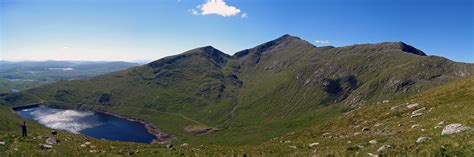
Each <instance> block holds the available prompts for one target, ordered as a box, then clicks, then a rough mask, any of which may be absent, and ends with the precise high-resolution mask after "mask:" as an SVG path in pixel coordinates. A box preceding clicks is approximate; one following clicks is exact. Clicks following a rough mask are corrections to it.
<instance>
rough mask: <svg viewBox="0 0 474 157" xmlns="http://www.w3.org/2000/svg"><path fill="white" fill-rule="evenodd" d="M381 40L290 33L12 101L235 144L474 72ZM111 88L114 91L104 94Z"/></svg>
mask: <svg viewBox="0 0 474 157" xmlns="http://www.w3.org/2000/svg"><path fill="white" fill-rule="evenodd" d="M378 46H380V45H365V46H362V47H361V46H348V47H341V48H333V47H320V48H315V47H314V46H313V45H311V44H308V43H307V42H305V41H302V40H300V39H298V38H294V37H288V36H285V37H282V38H279V39H277V40H275V41H272V42H269V43H265V44H263V45H260V46H257V47H256V48H253V49H249V50H248V54H247V55H234V56H226V55H225V54H223V53H220V52H217V51H218V50H215V49H213V48H210V47H203V48H199V49H195V50H191V51H189V52H186V53H183V54H181V55H177V56H171V57H167V58H164V59H160V60H158V61H155V62H153V63H151V64H148V65H144V66H140V67H136V68H131V69H128V70H125V71H119V72H114V73H110V74H106V75H102V76H99V77H95V78H90V79H84V80H76V81H61V82H58V83H55V84H51V85H47V86H43V87H41V88H35V89H32V90H29V91H28V93H29V94H28V95H19V96H23V97H24V98H30V101H27V100H25V99H23V98H21V97H20V98H15V99H13V100H12V101H6V102H5V101H4V102H3V103H4V104H6V105H10V106H11V105H22V104H25V103H26V102H41V101H43V102H44V103H47V104H56V105H62V106H67V107H72V108H81V109H92V110H106V111H108V112H114V113H118V114H120V115H123V116H129V117H135V118H140V119H143V120H146V121H150V122H153V123H155V124H157V126H158V127H160V128H161V129H162V130H163V131H165V132H167V133H171V134H173V135H176V136H177V137H178V138H177V140H176V141H174V142H175V143H182V142H188V143H191V144H220V145H234V146H235V145H246V144H258V143H261V142H263V141H266V140H268V139H270V138H273V137H278V136H280V135H282V134H284V133H287V132H290V131H292V130H295V129H300V128H304V127H307V126H313V125H316V124H320V123H323V122H325V121H328V120H330V119H332V118H334V117H337V116H338V115H340V113H341V112H342V111H343V110H347V106H351V107H357V106H360V105H362V104H370V103H375V102H377V101H381V100H384V99H395V98H402V97H406V96H409V95H413V94H415V93H418V92H420V91H423V90H425V89H428V88H431V87H434V86H437V85H441V84H444V83H446V82H449V81H452V80H456V79H458V78H460V77H461V75H462V74H464V73H466V74H472V73H474V68H473V66H472V65H467V64H461V63H455V62H452V61H449V60H447V59H443V58H439V57H426V56H417V55H413V54H408V53H406V52H402V51H400V50H397V49H382V50H380V49H373V48H374V47H378ZM102 95H109V98H110V100H109V101H108V102H106V103H100V101H99V100H100V97H101V96H102ZM12 96H14V95H7V96H6V97H7V98H8V97H12ZM3 100H5V97H3ZM0 103H2V102H0ZM207 127H218V128H220V129H221V130H220V131H218V132H215V133H212V134H209V135H200V136H194V135H192V134H191V133H189V132H186V131H185V130H184V129H185V128H207Z"/></svg>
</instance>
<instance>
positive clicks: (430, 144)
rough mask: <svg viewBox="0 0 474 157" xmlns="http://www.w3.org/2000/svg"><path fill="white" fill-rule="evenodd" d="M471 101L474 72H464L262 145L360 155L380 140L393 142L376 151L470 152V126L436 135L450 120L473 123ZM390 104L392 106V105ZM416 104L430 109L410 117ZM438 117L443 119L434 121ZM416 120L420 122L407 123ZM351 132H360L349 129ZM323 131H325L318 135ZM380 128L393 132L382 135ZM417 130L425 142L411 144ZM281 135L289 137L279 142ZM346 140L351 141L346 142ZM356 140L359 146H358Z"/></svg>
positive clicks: (473, 133) (472, 151)
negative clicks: (411, 106) (449, 80)
mask: <svg viewBox="0 0 474 157" xmlns="http://www.w3.org/2000/svg"><path fill="white" fill-rule="evenodd" d="M407 103H408V104H412V103H419V104H420V106H418V107H417V108H415V109H408V108H407V107H406V104H407ZM473 104H474V77H469V78H467V79H463V80H460V81H455V82H453V83H449V84H448V85H444V86H441V87H436V88H432V89H430V90H427V91H425V92H422V93H420V94H417V95H415V96H411V97H409V98H406V99H399V100H395V101H392V102H390V103H386V104H374V105H370V106H367V107H363V108H360V109H358V110H354V111H351V112H348V113H346V114H345V115H344V116H341V117H339V118H337V119H335V120H333V121H330V122H328V123H326V124H324V125H320V126H315V127H312V128H308V129H304V130H300V131H296V132H293V133H290V134H288V135H285V136H284V137H282V138H279V139H277V140H275V141H271V142H268V143H266V145H267V147H269V148H272V147H279V148H281V149H285V147H288V146H290V145H292V146H297V147H298V148H297V149H293V150H291V149H292V148H287V149H286V150H289V151H288V152H287V153H295V154H325V155H329V154H333V155H349V154H352V155H355V154H357V153H358V154H360V155H362V156H364V155H366V154H367V153H375V154H379V153H377V152H376V150H377V149H378V148H379V147H380V146H382V145H385V144H390V145H391V146H392V148H391V149H389V150H388V151H386V152H383V153H381V154H419V155H421V154H423V155H430V156H432V155H443V154H450V155H454V154H458V155H468V156H469V154H470V155H473V154H474V142H473V141H474V130H471V131H467V132H463V133H459V134H454V135H449V136H441V130H442V129H443V128H444V126H446V125H448V124H451V123H461V124H464V125H468V126H470V127H473V128H474V115H473V114H472V113H474V106H473ZM397 106H398V107H397ZM392 107H395V108H396V109H391V108H392ZM421 107H426V108H427V110H431V111H429V112H427V113H426V114H425V115H423V116H420V117H414V118H411V117H410V113H411V112H412V111H414V110H416V109H419V108H421ZM442 121H444V124H438V123H440V122H442ZM399 124H400V126H399ZM415 124H418V125H420V126H421V127H419V128H412V125H415ZM435 126H440V127H435ZM363 127H368V128H369V129H370V131H368V132H361V129H362V128H363ZM422 129H424V131H422ZM356 132H359V133H361V134H360V135H354V133H356ZM324 133H329V134H328V135H326V136H323V134H324ZM383 133H387V134H389V133H394V134H393V135H387V134H386V135H383ZM328 136H332V138H328ZM421 136H425V137H430V138H432V139H431V140H429V141H427V142H426V143H422V144H416V143H415V141H416V140H417V139H418V138H419V137H421ZM372 139H376V140H377V141H378V143H377V144H374V145H371V144H369V143H368V142H369V141H370V140H372ZM282 140H283V141H291V142H290V143H280V142H278V141H282ZM348 141H351V142H350V143H348ZM314 142H318V143H320V145H319V146H317V147H315V148H309V147H308V144H310V143H314ZM358 145H360V146H363V148H358ZM265 149H268V148H265Z"/></svg>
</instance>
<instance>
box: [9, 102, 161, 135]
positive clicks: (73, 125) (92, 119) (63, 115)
mask: <svg viewBox="0 0 474 157" xmlns="http://www.w3.org/2000/svg"><path fill="white" fill-rule="evenodd" d="M16 112H17V113H18V114H19V115H20V116H22V117H24V118H26V119H31V120H35V121H37V122H39V123H41V124H43V125H45V126H46V127H49V128H52V129H57V130H65V131H69V132H72V133H76V134H84V135H87V136H90V137H94V138H97V139H106V140H113V141H126V142H140V143H150V142H152V140H153V139H154V138H155V136H153V135H152V134H150V133H148V131H147V129H146V128H145V125H144V124H142V123H140V122H136V121H130V120H128V119H124V118H120V117H116V116H113V115H109V114H105V113H98V112H88V111H77V110H64V109H55V108H50V107H46V106H39V107H34V108H28V109H19V110H17V111H16Z"/></svg>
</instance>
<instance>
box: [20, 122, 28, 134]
mask: <svg viewBox="0 0 474 157" xmlns="http://www.w3.org/2000/svg"><path fill="white" fill-rule="evenodd" d="M21 133H22V136H23V137H26V136H27V135H28V133H27V126H26V122H25V121H23V125H21Z"/></svg>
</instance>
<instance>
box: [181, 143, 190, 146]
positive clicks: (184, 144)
mask: <svg viewBox="0 0 474 157" xmlns="http://www.w3.org/2000/svg"><path fill="white" fill-rule="evenodd" d="M187 146H189V144H188V143H183V144H181V147H187Z"/></svg>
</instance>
